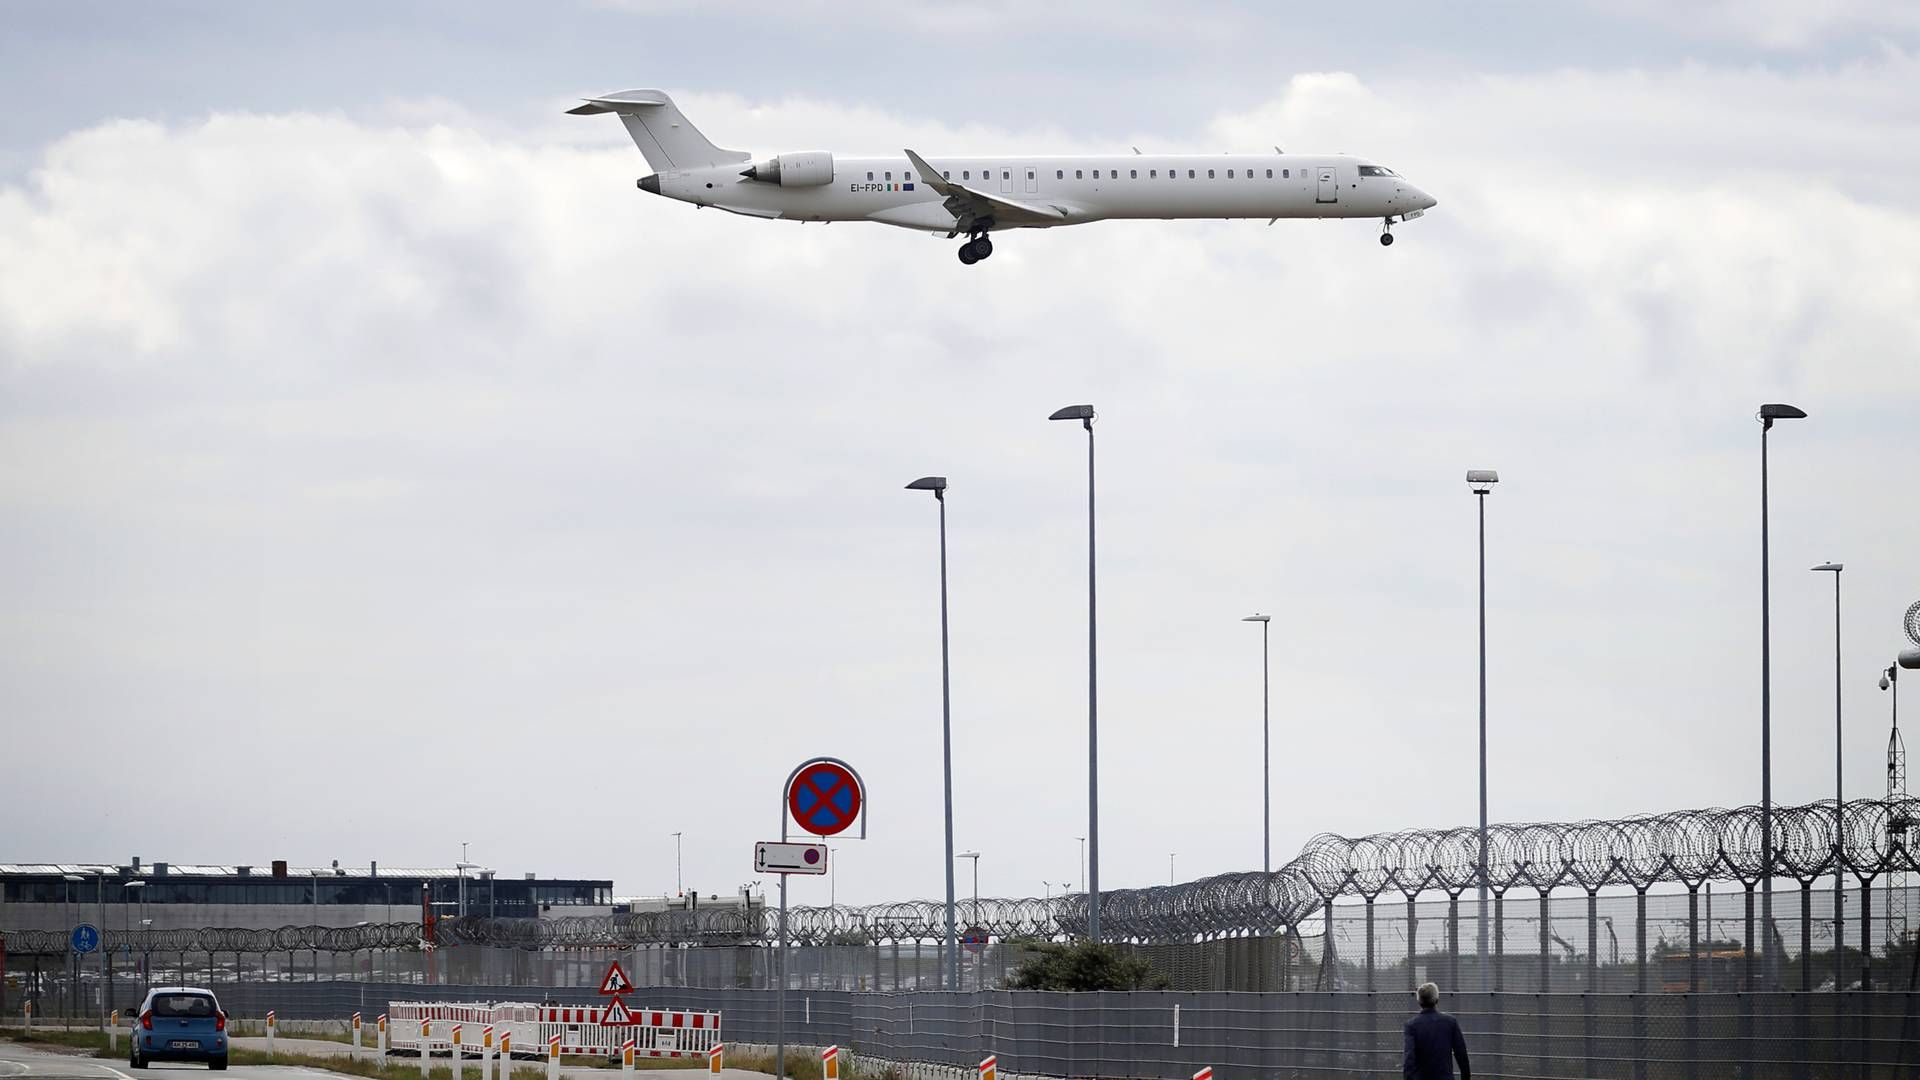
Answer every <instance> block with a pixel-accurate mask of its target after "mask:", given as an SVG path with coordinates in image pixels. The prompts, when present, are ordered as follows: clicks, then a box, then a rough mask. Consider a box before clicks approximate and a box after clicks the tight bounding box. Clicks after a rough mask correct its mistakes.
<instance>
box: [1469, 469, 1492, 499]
mask: <svg viewBox="0 0 1920 1080" xmlns="http://www.w3.org/2000/svg"><path fill="white" fill-rule="evenodd" d="M1499 482H1500V474H1499V473H1498V472H1495V471H1494V470H1492V469H1468V470H1467V487H1468V489H1469V490H1471V491H1472V492H1473V493H1474V494H1475V495H1485V494H1486V493H1487V492H1489V491H1492V490H1493V485H1495V484H1497V483H1499Z"/></svg>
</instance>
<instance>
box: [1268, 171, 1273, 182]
mask: <svg viewBox="0 0 1920 1080" xmlns="http://www.w3.org/2000/svg"><path fill="white" fill-rule="evenodd" d="M1267 179H1269V180H1271V179H1273V170H1272V169H1268V170H1267Z"/></svg>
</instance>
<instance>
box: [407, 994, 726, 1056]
mask: <svg viewBox="0 0 1920 1080" xmlns="http://www.w3.org/2000/svg"><path fill="white" fill-rule="evenodd" d="M387 1008H388V1011H389V1012H390V1013H391V1014H392V1015H393V1021H394V1029H393V1044H392V1047H391V1048H392V1049H394V1050H400V1051H409V1052H412V1053H426V1054H431V1055H435V1056H438V1055H441V1054H448V1053H452V1052H453V1051H454V1049H455V1048H456V1047H457V1048H458V1049H460V1050H461V1051H464V1052H471V1053H484V1052H485V1051H486V1049H487V1039H488V1036H487V1034H486V1032H487V1031H488V1029H492V1031H493V1032H494V1033H495V1034H497V1035H498V1037H499V1039H500V1042H501V1045H502V1049H501V1053H502V1055H503V1056H504V1055H506V1054H507V1053H508V1051H507V1050H506V1049H505V1046H506V1043H507V1040H508V1037H509V1036H513V1039H512V1041H513V1042H515V1043H518V1044H519V1045H521V1046H525V1047H544V1046H545V1045H546V1044H548V1043H549V1042H551V1041H552V1040H553V1039H555V1038H558V1039H559V1040H560V1053H561V1054H563V1055H572V1056H576V1057H599V1058H605V1059H607V1060H609V1061H614V1060H618V1058H619V1057H620V1054H621V1047H622V1045H623V1044H624V1043H625V1042H626V1041H627V1040H628V1039H632V1040H633V1042H634V1055H635V1057H655V1058H682V1057H697V1056H699V1055H702V1054H706V1053H708V1052H709V1051H711V1050H712V1049H713V1048H714V1047H715V1046H717V1045H718V1044H719V1042H720V1014H719V1013H717V1012H699V1011H690V1010H686V1009H644V1008H636V1009H631V1010H625V1007H624V1006H622V1009H623V1010H625V1011H627V1013H628V1019H629V1021H630V1022H629V1023H626V1024H618V1023H616V1024H603V1023H601V1020H602V1019H603V1018H605V1017H606V1016H607V1009H608V1007H607V1006H598V1005H533V1004H529V1003H526V1002H502V1003H500V1004H497V1005H486V1004H479V1003H461V1002H426V1001H395V1002H390V1003H389V1004H388V1006H387ZM416 1031H417V1032H419V1034H418V1035H417V1036H414V1035H411V1034H409V1035H402V1034H401V1033H402V1032H416ZM422 1047H425V1049H424V1050H423V1049H422ZM383 1052H384V1051H383ZM535 1052H536V1053H537V1052H538V1051H535Z"/></svg>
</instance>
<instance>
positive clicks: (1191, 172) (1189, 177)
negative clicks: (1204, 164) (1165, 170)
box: [1187, 169, 1193, 180]
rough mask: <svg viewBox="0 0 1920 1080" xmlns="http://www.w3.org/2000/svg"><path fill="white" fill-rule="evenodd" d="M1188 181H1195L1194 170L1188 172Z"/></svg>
mask: <svg viewBox="0 0 1920 1080" xmlns="http://www.w3.org/2000/svg"><path fill="white" fill-rule="evenodd" d="M1187 179H1189V180H1191V179H1193V170H1192V169H1188V170H1187Z"/></svg>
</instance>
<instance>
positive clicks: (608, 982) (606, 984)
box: [600, 960, 633, 997]
mask: <svg viewBox="0 0 1920 1080" xmlns="http://www.w3.org/2000/svg"><path fill="white" fill-rule="evenodd" d="M600 992H601V993H603V994H608V995H611V996H615V997H618V996H619V995H621V994H631V993H633V983H631V982H629V981H628V980H627V973H626V972H625V971H622V970H620V961H618V960H615V961H614V962H613V963H612V964H610V965H608V967H607V974H606V977H605V978H603V979H601V980H600Z"/></svg>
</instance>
